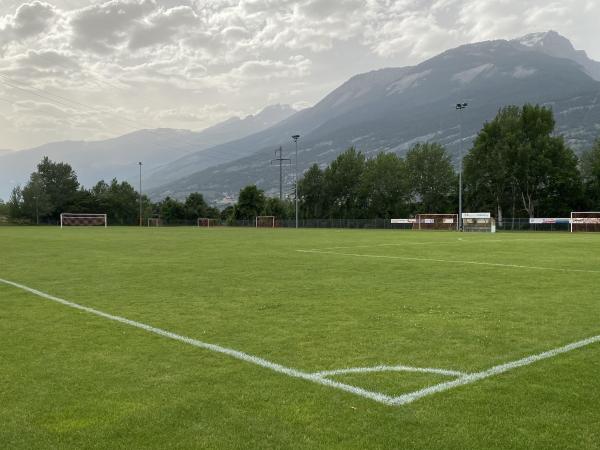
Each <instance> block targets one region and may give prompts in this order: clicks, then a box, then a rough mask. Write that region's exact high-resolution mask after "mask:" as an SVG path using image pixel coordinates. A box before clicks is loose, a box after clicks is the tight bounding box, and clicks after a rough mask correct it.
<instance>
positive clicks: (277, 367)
mask: <svg viewBox="0 0 600 450" xmlns="http://www.w3.org/2000/svg"><path fill="white" fill-rule="evenodd" d="M0 283H4V284H7V285H10V286H13V287H16V288H18V289H22V290H24V291H27V292H30V293H31V294H34V295H37V296H38V297H42V298H45V299H47V300H52V301H53V302H56V303H60V304H62V305H65V306H68V307H70V308H74V309H78V310H80V311H85V312H87V313H90V314H94V315H96V316H100V317H103V318H105V319H109V320H113V321H115V322H120V323H123V324H125V325H129V326H132V327H135V328H139V329H142V330H144V331H148V332H149V333H154V334H158V335H159V336H163V337H166V338H169V339H173V340H175V341H179V342H183V343H185V344H189V345H193V346H194V347H199V348H202V349H206V350H210V351H213V352H216V353H222V354H225V355H228V356H231V357H232V358H235V359H239V360H242V361H245V362H249V363H251V364H256V365H257V366H261V367H264V368H267V369H271V370H273V371H275V372H278V373H282V374H284V375H287V376H290V377H293V378H300V379H303V380H308V381H312V382H313V383H317V384H321V385H323V386H328V387H331V388H335V389H340V390H342V391H346V392H349V393H351V394H355V395H359V396H361V397H365V398H369V399H371V400H375V401H377V402H380V403H384V404H386V405H391V404H392V403H391V402H392V399H393V397H391V396H388V395H385V394H382V393H379V392H372V391H368V390H366V389H362V388H359V387H356V386H351V385H349V384H345V383H339V382H337V381H333V380H329V379H327V378H323V377H321V376H319V375H315V374H312V373H307V372H302V371H300V370H296V369H292V368H290V367H285V366H282V365H281V364H277V363H274V362H271V361H268V360H266V359H263V358H259V357H257V356H253V355H249V354H247V353H244V352H240V351H238V350H233V349H231V348H227V347H222V346H220V345H216V344H209V343H207V342H202V341H198V340H196V339H192V338H189V337H186V336H181V335H179V334H175V333H172V332H170V331H167V330H163V329H161V328H157V327H153V326H151V325H146V324H145V323H141V322H136V321H135V320H130V319H126V318H125V317H121V316H116V315H113V314H108V313H105V312H103V311H100V310H97V309H94V308H90V307H87V306H83V305H80V304H78V303H73V302H70V301H68V300H64V299H62V298H59V297H55V296H53V295H50V294H46V293H45V292H41V291H38V290H36V289H32V288H30V287H27V286H24V285H22V284H19V283H15V282H13V281H8V280H4V279H2V278H0Z"/></svg>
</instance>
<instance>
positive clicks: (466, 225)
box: [462, 213, 496, 233]
mask: <svg viewBox="0 0 600 450" xmlns="http://www.w3.org/2000/svg"><path fill="white" fill-rule="evenodd" d="M462 222H463V226H462V229H463V231H475V232H477V231H479V232H487V233H495V232H496V221H495V220H494V218H493V217H492V215H491V214H490V213H463V215H462Z"/></svg>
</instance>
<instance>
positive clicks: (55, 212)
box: [0, 105, 600, 225]
mask: <svg viewBox="0 0 600 450" xmlns="http://www.w3.org/2000/svg"><path fill="white" fill-rule="evenodd" d="M463 167H464V170H463V182H464V184H463V185H464V188H463V189H464V192H463V193H464V209H465V210H470V211H490V212H492V213H493V215H494V216H495V217H496V218H497V219H498V220H500V221H501V220H502V218H503V217H508V216H511V217H521V216H528V217H535V216H537V217H559V216H567V215H568V214H569V212H570V211H574V210H581V211H586V210H596V211H597V210H600V139H598V140H597V141H596V142H595V144H594V145H593V147H592V148H591V149H588V150H587V151H585V152H583V154H582V155H581V157H580V158H578V157H577V156H576V155H575V153H574V152H573V150H572V149H571V148H570V147H569V146H568V145H567V144H566V143H565V141H564V139H563V137H562V136H560V135H556V134H555V121H554V117H553V114H552V110H551V109H549V108H546V107H542V106H538V105H524V106H523V107H517V106H508V107H505V108H503V109H501V110H500V111H499V112H498V114H497V115H496V117H495V118H494V119H493V120H491V121H490V122H486V123H485V124H484V125H483V128H482V129H481V130H480V132H479V133H478V134H477V136H476V138H475V140H474V142H473V146H472V148H471V149H470V150H469V151H468V153H467V154H466V155H465V157H464V160H463ZM298 191H299V203H300V208H299V209H300V217H301V218H303V219H374V218H393V217H396V218H401V217H410V216H412V215H415V214H417V213H456V212H457V204H458V173H457V171H456V169H455V167H454V165H453V164H452V160H451V157H450V155H449V154H448V152H447V150H446V149H445V148H444V147H443V146H442V145H440V144H437V143H418V144H416V145H414V146H413V147H412V148H411V149H410V150H408V152H407V153H406V155H405V157H404V158H402V157H400V156H398V155H396V154H395V153H385V152H381V153H379V154H377V155H376V156H374V157H372V158H368V157H367V156H366V155H365V154H363V153H362V152H360V151H358V150H356V149H355V148H353V147H351V148H349V149H348V150H346V151H345V152H343V153H342V154H340V155H339V156H338V157H337V158H336V159H335V160H333V161H332V162H331V163H330V164H329V165H327V166H325V167H323V168H321V167H319V166H318V165H317V164H314V165H312V166H311V167H310V168H309V169H308V170H307V171H306V172H305V173H304V175H303V177H302V178H301V179H300V180H299V183H298ZM142 210H143V217H160V219H161V220H162V221H163V222H164V223H166V224H169V223H173V224H175V223H184V222H186V221H187V222H190V221H195V220H196V218H198V217H208V218H215V219H221V220H222V221H225V222H229V223H234V222H235V221H239V220H253V219H254V218H255V217H256V216H259V215H268V216H275V217H277V218H278V219H280V220H285V219H292V218H294V216H295V205H294V204H293V202H292V201H291V200H289V199H287V200H280V199H279V198H271V197H268V196H266V195H265V192H264V191H262V190H261V189H259V188H258V187H256V186H254V185H252V186H246V187H245V188H243V189H242V190H241V191H240V193H239V196H238V201H237V202H236V203H235V204H234V205H232V206H228V207H227V208H225V209H224V210H222V211H219V210H218V209H217V208H215V207H212V206H210V205H208V204H207V202H206V201H205V199H204V197H203V195H202V194H201V193H198V192H194V193H191V194H189V195H188V196H187V198H186V199H185V200H183V201H180V200H177V199H174V198H171V197H167V198H165V199H163V200H161V201H159V202H155V203H154V202H151V201H150V199H149V198H148V197H146V196H142ZM61 212H79V213H86V212H89V213H98V212H102V213H107V214H108V218H109V222H110V223H112V224H119V225H126V224H136V223H137V221H138V220H139V193H138V192H137V191H136V190H135V189H134V187H133V186H132V185H131V184H129V183H128V182H126V181H121V182H118V181H117V180H116V179H113V180H112V181H111V182H110V183H107V182H105V181H103V180H101V181H99V182H98V183H97V184H96V185H95V186H93V187H92V188H91V189H85V188H84V187H82V186H81V185H80V184H79V182H78V180H77V175H76V174H75V171H74V170H73V169H72V168H71V166H70V165H69V164H66V163H56V162H52V161H50V160H49V159H48V158H47V157H45V158H44V159H43V160H42V161H41V162H40V164H38V167H37V170H36V171H35V172H34V173H32V174H31V177H30V179H29V182H28V183H27V184H26V185H25V186H24V187H23V188H21V187H16V188H15V189H14V190H13V191H12V193H11V196H10V199H9V200H8V202H7V203H2V202H0V216H2V215H7V216H9V217H10V218H11V219H13V220H22V221H27V222H34V223H35V222H36V221H38V220H39V221H40V222H42V223H44V222H45V223H53V222H54V223H55V222H56V221H57V220H58V218H59V216H60V213H61Z"/></svg>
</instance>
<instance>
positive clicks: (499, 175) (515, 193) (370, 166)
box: [299, 105, 600, 221]
mask: <svg viewBox="0 0 600 450" xmlns="http://www.w3.org/2000/svg"><path fill="white" fill-rule="evenodd" d="M555 125H556V124H555V121H554V117H553V114H552V110H551V109H549V108H545V107H542V106H538V105H524V106H523V107H517V106H509V107H506V108H503V109H501V110H500V111H499V112H498V114H497V116H496V117H495V118H494V119H493V120H492V121H490V122H487V123H485V124H484V126H483V128H482V129H481V131H480V132H479V133H478V135H477V137H476V138H475V141H474V143H473V147H472V148H471V149H470V150H469V152H468V153H467V154H466V155H465V158H464V160H463V165H464V171H463V192H464V210H466V211H469V210H470V211H485V212H487V211H489V212H492V213H493V215H494V217H496V218H497V219H498V220H500V221H501V220H502V218H503V217H506V216H510V217H522V216H526V217H535V216H537V217H565V216H568V215H569V213H570V212H571V211H575V210H580V211H589V210H595V211H598V210H600V139H599V140H597V141H596V142H595V144H594V145H593V147H592V148H591V149H589V150H587V151H585V152H584V153H583V154H582V156H581V158H577V156H576V155H575V153H574V151H573V150H572V149H571V148H570V147H569V146H568V145H567V144H566V143H565V141H564V138H563V137H562V136H557V135H555ZM299 191H300V198H301V202H302V209H301V212H302V215H303V217H305V218H315V219H316V218H334V219H344V218H356V219H359V218H392V217H397V218H401V217H409V216H411V215H414V214H417V213H456V212H457V209H458V207H457V204H458V174H457V172H456V170H455V168H454V166H453V165H452V163H451V159H450V156H449V155H448V153H447V151H446V149H445V148H444V147H443V146H441V145H439V144H436V143H427V144H416V145H415V146H414V147H412V148H411V149H410V150H409V151H408V152H407V154H406V157H405V158H401V157H399V156H397V155H396V154H394V153H379V154H378V155H377V156H376V157H374V158H371V159H367V158H366V157H365V155H364V154H362V153H361V152H358V151H356V150H355V149H354V148H350V149H348V150H347V151H346V152H344V153H342V154H341V155H339V156H338V157H337V158H336V159H335V160H334V161H333V162H332V163H331V164H329V165H328V166H327V167H325V168H324V169H321V168H320V167H319V166H317V165H316V164H315V165H313V166H312V167H311V168H310V169H309V170H308V171H307V172H306V173H305V174H304V177H303V179H302V180H301V181H300V183H299Z"/></svg>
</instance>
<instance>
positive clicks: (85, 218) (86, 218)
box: [60, 213, 108, 228]
mask: <svg viewBox="0 0 600 450" xmlns="http://www.w3.org/2000/svg"><path fill="white" fill-rule="evenodd" d="M67 226H71V227H74V226H85V227H100V226H103V227H105V228H106V227H107V226H108V220H107V218H106V214H87V213H61V214H60V227H61V228H63V227H67Z"/></svg>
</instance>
